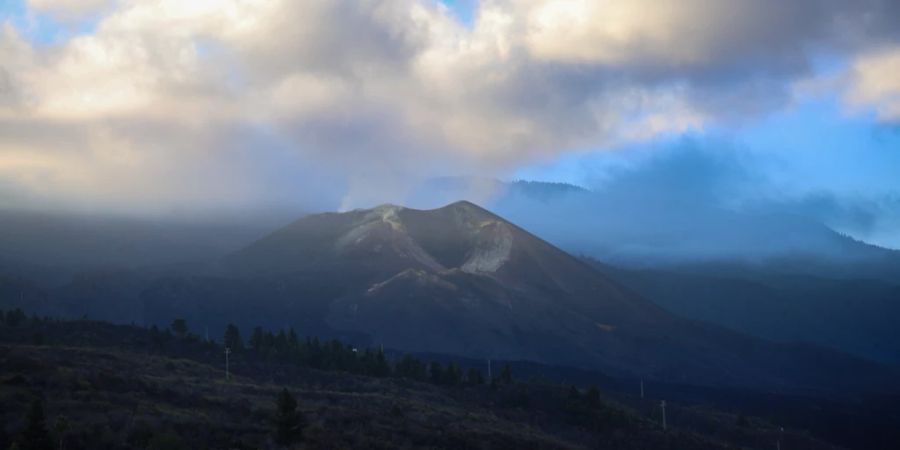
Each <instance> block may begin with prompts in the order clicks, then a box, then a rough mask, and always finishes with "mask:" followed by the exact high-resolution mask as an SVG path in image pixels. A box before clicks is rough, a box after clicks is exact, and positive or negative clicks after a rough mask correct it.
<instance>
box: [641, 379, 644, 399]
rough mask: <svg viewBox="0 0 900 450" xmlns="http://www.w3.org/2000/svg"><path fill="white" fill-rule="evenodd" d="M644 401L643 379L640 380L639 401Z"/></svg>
mask: <svg viewBox="0 0 900 450" xmlns="http://www.w3.org/2000/svg"><path fill="white" fill-rule="evenodd" d="M643 399H644V379H643V378H641V400H643Z"/></svg>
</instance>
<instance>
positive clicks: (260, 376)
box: [0, 311, 832, 449]
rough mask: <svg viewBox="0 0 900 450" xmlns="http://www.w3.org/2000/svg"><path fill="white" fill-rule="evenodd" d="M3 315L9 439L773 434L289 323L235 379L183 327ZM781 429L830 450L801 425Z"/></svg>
mask: <svg viewBox="0 0 900 450" xmlns="http://www.w3.org/2000/svg"><path fill="white" fill-rule="evenodd" d="M2 319H3V320H2V321H0V323H2V324H0V367H3V371H2V373H0V404H2V405H4V408H2V410H0V416H2V417H0V419H2V424H3V426H2V427H0V448H8V447H10V446H17V447H18V448H20V449H21V448H41V447H29V445H31V444H30V443H38V444H37V445H45V443H46V442H51V443H52V444H53V448H58V447H62V448H66V449H79V448H90V449H103V448H106V449H119V448H142V449H178V448H307V449H318V448H322V449H325V448H328V449H331V448H453V449H459V448H510V449H512V448H612V449H616V448H619V449H643V448H671V449H724V448H770V447H772V445H773V444H774V442H775V441H776V440H777V439H779V433H778V431H777V428H776V427H774V426H772V425H768V424H766V423H765V422H764V421H762V420H761V419H757V418H743V419H741V418H740V417H738V416H736V415H732V414H728V413H724V412H715V413H708V412H701V411H700V410H694V409H692V408H688V407H679V406H677V405H672V406H671V407H670V410H669V411H670V414H672V417H670V424H671V423H676V426H674V427H669V429H668V430H663V429H662V427H661V425H660V420H659V419H660V418H659V417H658V412H659V409H658V408H650V409H649V410H646V411H645V410H644V409H642V408H641V407H640V405H638V407H630V406H625V405H624V404H622V403H620V402H619V401H617V400H613V398H612V397H611V396H609V395H606V394H604V393H602V392H601V391H600V390H599V389H596V388H587V389H585V388H576V387H572V386H566V385H561V384H558V383H549V382H541V381H525V380H521V379H516V377H515V373H514V372H513V370H512V369H511V368H510V367H509V366H503V367H498V370H495V372H494V375H495V378H494V379H491V380H487V379H486V377H485V374H484V373H482V372H481V371H480V370H479V368H477V367H463V366H461V365H460V364H458V363H456V362H449V363H447V362H444V363H441V362H438V361H433V362H431V361H429V362H425V361H422V360H420V359H419V358H417V357H416V356H414V355H402V356H399V357H397V358H388V357H387V356H386V355H385V353H384V352H383V351H381V350H371V349H354V348H352V347H350V346H348V345H346V344H344V343H341V342H339V341H327V342H320V341H319V340H317V339H316V338H309V339H305V338H304V339H301V338H299V337H298V336H297V333H296V332H292V330H282V331H278V332H271V331H268V330H262V329H257V330H254V332H253V333H252V335H251V337H250V339H249V340H248V342H244V340H243V339H241V337H240V335H239V332H238V333H237V334H235V331H237V330H231V332H229V333H227V334H228V335H229V338H228V339H229V340H230V342H229V343H230V345H231V346H233V348H234V349H233V351H232V353H231V354H230V355H229V356H230V358H231V359H230V361H231V370H232V372H233V376H232V377H231V379H230V380H226V378H225V375H224V367H223V366H224V364H223V363H224V347H223V346H222V344H219V343H216V342H212V341H207V340H205V339H201V338H200V337H199V336H196V335H192V334H190V333H188V332H184V333H181V332H180V331H181V330H182V328H181V325H180V323H179V322H175V323H173V325H174V326H173V327H170V328H168V329H163V330H160V329H156V328H153V327H151V328H149V329H147V328H142V327H137V326H121V325H112V324H107V323H102V322H92V321H84V320H81V321H55V320H49V319H39V318H35V317H31V318H29V317H26V316H25V315H24V314H23V313H22V312H21V311H12V312H5V313H2ZM173 328H174V329H173ZM652 403H653V401H650V400H648V401H647V404H648V405H650V404H652ZM35 405H38V406H35ZM36 411H38V412H36ZM654 414H657V415H654ZM692 414H693V415H692ZM676 417H677V418H683V419H684V420H685V422H684V423H685V424H686V425H687V426H681V425H678V424H677V422H678V419H675V420H672V419H673V418H676ZM739 419H740V420H739ZM42 422H43V425H41V423H42ZM45 438H46V439H45ZM782 438H783V439H785V441H786V442H790V443H791V444H792V446H791V447H790V448H810V449H814V448H822V449H825V448H832V447H830V446H829V445H827V444H824V443H822V442H820V441H817V440H815V439H813V438H811V437H809V436H808V435H805V434H803V433H797V432H790V431H789V432H787V433H786V434H785V435H784V436H783V437H782Z"/></svg>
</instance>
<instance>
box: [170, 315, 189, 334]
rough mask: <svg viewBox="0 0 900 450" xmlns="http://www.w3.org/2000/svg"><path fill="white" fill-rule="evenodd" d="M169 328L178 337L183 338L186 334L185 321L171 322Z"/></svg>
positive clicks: (176, 320)
mask: <svg viewBox="0 0 900 450" xmlns="http://www.w3.org/2000/svg"><path fill="white" fill-rule="evenodd" d="M169 328H170V329H171V330H172V332H173V333H175V335H176V336H178V337H185V336H186V335H187V332H188V326H187V321H185V320H184V319H175V320H173V321H172V324H171V325H169Z"/></svg>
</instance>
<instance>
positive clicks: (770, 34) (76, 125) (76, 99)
mask: <svg viewBox="0 0 900 450" xmlns="http://www.w3.org/2000/svg"><path fill="white" fill-rule="evenodd" d="M28 5H29V8H31V10H32V11H37V12H46V13H52V14H68V15H83V14H91V13H98V12H99V13H100V14H101V17H100V20H99V22H98V23H97V25H96V27H95V30H94V31H93V32H91V33H89V34H82V35H78V36H75V37H73V38H71V39H69V40H67V41H65V42H61V43H58V44H56V45H51V46H35V45H32V44H31V43H29V42H28V41H27V40H26V39H24V38H22V37H21V36H20V33H19V32H18V31H17V30H16V29H15V28H14V27H12V26H11V25H9V24H6V25H5V26H4V28H3V32H2V34H0V128H2V129H4V130H10V132H9V133H4V134H0V180H2V183H0V186H7V187H6V188H3V189H5V190H8V191H10V192H12V191H13V190H14V191H15V192H17V193H18V194H17V195H16V196H15V197H13V196H11V195H10V196H5V198H6V203H12V202H14V203H16V204H20V203H21V202H22V198H27V199H28V200H27V202H28V203H29V204H31V205H35V204H41V203H52V204H54V205H60V204H68V205H91V206H92V207H95V208H115V209H121V210H134V211H146V210H152V211H157V212H158V211H166V210H173V209H174V210H186V209H191V208H192V205H197V204H203V205H207V206H209V205H216V206H221V207H226V208H243V207H247V205H253V204H256V203H259V202H287V203H289V204H291V205H296V204H309V203H310V202H312V203H315V204H316V205H321V204H322V201H321V200H317V197H321V196H322V191H323V189H321V188H320V186H321V184H320V183H323V180H328V182H327V185H328V186H330V187H331V188H333V189H335V192H339V194H336V195H327V196H326V197H328V198H331V197H337V198H338V200H337V203H338V204H340V205H343V206H344V207H353V206H362V205H367V204H371V203H374V202H378V201H383V200H385V199H391V198H400V197H402V196H403V195H405V194H406V193H407V192H408V191H409V190H410V189H412V187H413V186H415V185H416V184H417V182H418V181H420V180H421V179H424V178H429V177H432V176H435V175H443V174H452V173H460V172H466V173H481V174H488V175H493V174H497V173H504V172H508V171H511V170H513V169H514V168H515V167H517V166H519V165H521V164H523V163H524V162H529V161H532V160H534V159H537V158H548V157H553V156H554V155H558V154H560V153H563V152H568V151H573V150H579V149H584V148H602V147H606V146H614V145H618V144H621V143H623V142H630V141H635V140H645V139H652V138H654V137H656V136H660V135H666V134H670V133H681V132H684V131H685V130H693V129H701V128H703V127H705V126H707V125H709V124H717V123H727V122H729V121H739V120H744V119H745V118H747V117H754V116H756V115H758V114H761V113H764V112H766V111H770V110H772V109H774V108H777V107H779V105H781V104H783V103H784V102H786V101H787V100H788V99H789V97H790V86H791V82H793V81H794V80H796V79H800V78H803V77H807V76H809V75H810V71H811V69H810V61H811V59H812V58H813V56H814V53H815V52H816V51H818V50H820V49H823V48H824V49H829V50H832V51H846V52H850V51H853V52H855V51H857V50H856V49H858V48H862V47H864V46H865V45H867V44H865V43H868V42H870V41H871V40H873V39H877V40H881V41H884V40H890V39H893V35H892V34H891V33H893V32H894V31H896V30H893V28H896V26H895V24H890V23H886V21H887V19H883V20H882V19H880V18H882V17H885V16H886V14H884V13H885V11H887V8H892V7H893V6H891V2H882V1H879V0H863V1H861V2H849V1H838V0H827V1H812V0H797V1H794V2H780V1H774V0H773V1H764V2H759V1H750V0H727V1H711V0H688V1H678V2H676V1H669V0H665V1H654V2H649V1H624V0H610V1H607V2H603V3H602V5H603V7H602V8H601V7H600V5H601V3H598V2H589V1H577V0H484V1H482V2H481V3H480V4H479V5H478V6H477V7H476V10H475V11H474V19H473V22H472V23H471V24H463V23H461V22H460V21H459V20H458V19H457V18H456V17H455V16H453V15H452V13H451V12H450V11H449V10H448V9H447V8H446V7H444V6H443V5H442V4H439V3H437V2H435V1H432V0H332V1H325V0H311V1H306V2H296V1H290V0H197V1H189V2H186V1H181V0H120V1H116V2H105V1H100V0H89V1H88V0H85V1H80V2H78V1H71V0H70V1H53V2H46V1H43V0H30V1H29V2H28ZM861 67H862V66H861ZM866 67H867V66H866ZM865 92H868V91H865ZM862 97H865V98H866V99H868V98H870V97H867V96H866V95H862ZM879 98H881V97H879ZM866 101H867V102H870V103H871V100H866ZM879 104H880V103H879ZM9 186H12V187H9ZM23 192H24V193H25V194H22V193H23ZM329 194H333V193H332V192H331V191H329ZM23 196H24V197H23ZM10 199H15V200H10ZM329 201H330V200H329ZM316 202H318V203H316ZM7 206H9V205H7ZM209 207H211V206H209Z"/></svg>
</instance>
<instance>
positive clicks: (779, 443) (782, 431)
mask: <svg viewBox="0 0 900 450" xmlns="http://www.w3.org/2000/svg"><path fill="white" fill-rule="evenodd" d="M782 436H784V427H781V428H780V429H779V430H778V441H776V442H775V448H776V450H781V437H782Z"/></svg>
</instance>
